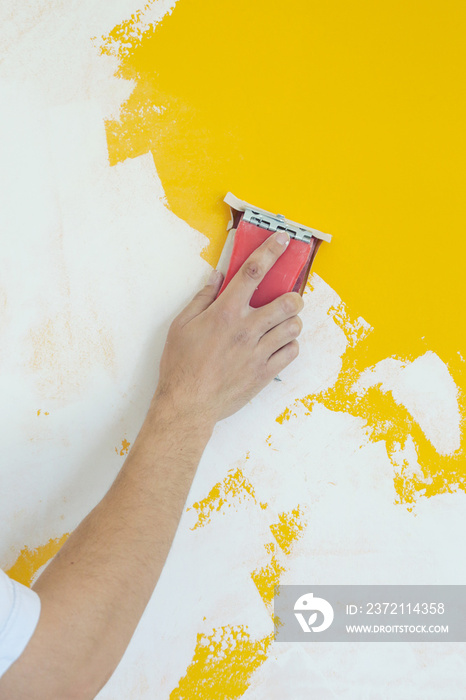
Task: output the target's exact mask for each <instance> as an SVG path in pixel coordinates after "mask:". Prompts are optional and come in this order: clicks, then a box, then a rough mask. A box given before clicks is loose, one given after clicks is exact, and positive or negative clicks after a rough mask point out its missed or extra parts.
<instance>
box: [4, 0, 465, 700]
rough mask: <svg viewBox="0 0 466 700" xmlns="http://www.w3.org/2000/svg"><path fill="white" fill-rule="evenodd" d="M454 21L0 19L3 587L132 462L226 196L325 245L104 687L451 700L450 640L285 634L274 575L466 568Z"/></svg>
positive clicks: (117, 16) (426, 16)
mask: <svg viewBox="0 0 466 700" xmlns="http://www.w3.org/2000/svg"><path fill="white" fill-rule="evenodd" d="M464 13H465V10H464V7H463V5H461V4H459V3H443V4H442V5H440V4H437V3H433V2H432V3H427V4H426V3H424V4H423V5H422V6H421V5H418V4H416V3H411V4H410V5H409V7H405V5H404V4H402V3H391V4H390V6H387V7H386V8H385V6H384V7H381V6H379V5H374V6H372V5H368V4H367V3H364V2H362V1H361V2H359V1H358V2H356V3H352V4H351V5H348V4H347V3H343V2H341V1H339V2H337V1H335V2H329V3H325V4H320V5H319V4H317V3H305V2H304V0H303V1H301V0H294V2H292V3H289V4H288V5H287V6H286V8H284V6H283V5H282V4H281V3H280V4H279V3H274V2H272V3H267V5H265V4H264V3H262V2H259V3H255V4H254V5H253V6H251V5H250V4H249V3H243V2H241V1H240V0H236V2H229V1H227V2H224V3H221V4H219V3H213V2H205V0H204V2H202V3H201V2H198V1H197V0H189V1H188V0H179V1H178V3H177V4H175V3H174V2H171V3H170V2H168V1H165V2H164V1H163V0H161V1H160V2H158V3H155V2H147V3H146V4H145V5H144V4H143V3H141V2H137V1H136V0H134V1H130V0H118V2H116V1H114V2H112V3H99V4H97V5H96V4H95V3H93V2H90V0H85V1H83V2H80V3H72V2H71V1H62V0H49V1H48V2H43V1H42V0H37V1H36V2H33V1H29V2H27V3H22V4H21V6H17V4H16V3H12V2H4V3H3V5H2V7H1V9H0V26H1V27H2V29H1V33H2V40H1V42H0V46H1V49H0V51H1V53H0V57H1V63H0V104H1V110H0V119H1V129H0V144H1V145H0V148H1V157H0V167H1V169H2V189H1V195H0V196H1V203H0V222H1V224H0V225H1V230H2V256H1V259H0V271H1V272H0V329H1V339H2V340H1V344H0V368H1V374H0V382H1V397H2V398H1V405H0V412H1V431H2V452H1V454H2V468H1V478H2V538H1V543H0V560H1V565H2V567H3V568H4V569H7V570H9V571H10V573H11V575H12V576H14V577H16V578H17V579H18V580H21V581H23V582H25V583H28V584H30V583H31V582H32V581H33V580H34V578H35V577H36V576H37V575H38V573H39V572H40V570H41V568H42V566H44V565H45V564H46V563H47V561H49V559H50V557H52V556H53V554H54V553H55V552H56V551H57V550H58V548H59V546H60V545H61V544H62V543H63V541H64V540H65V539H66V536H67V533H69V532H71V531H72V530H73V528H74V527H75V526H76V525H77V524H78V522H79V521H80V520H81V519H82V518H83V517H84V515H85V514H86V513H87V512H88V511H89V510H90V509H91V508H92V507H93V505H94V504H95V503H96V502H97V501H98V500H99V499H100V498H101V496H102V495H103V494H104V493H105V491H106V489H107V488H108V487H109V485H110V483H111V482H112V480H113V479H114V477H115V475H116V474H117V472H118V470H119V468H120V467H121V465H122V463H123V461H124V458H125V454H126V453H127V451H128V449H129V447H130V445H131V444H132V442H133V441H134V438H135V436H136V434H137V431H138V429H139V426H140V424H141V422H142V419H143V417H144V415H145V411H146V409H147V406H148V403H149V401H150V398H151V395H152V392H153V389H154V387H155V385H156V381H157V365H158V359H159V357H160V353H161V350H162V347H163V342H164V336H165V333H166V330H167V328H168V325H169V323H170V320H171V318H173V316H174V315H175V314H176V313H177V312H178V311H179V310H180V309H181V308H182V307H183V306H184V305H185V304H186V302H187V301H188V300H189V299H190V298H191V296H192V295H193V294H194V293H195V292H196V290H197V289H198V288H199V287H200V286H201V285H202V284H203V283H204V281H205V279H206V277H207V274H208V271H209V270H210V269H211V266H215V264H216V262H217V259H218V256H219V252H220V250H221V246H222V244H223V241H224V239H225V236H226V223H227V221H228V218H229V213H228V210H227V207H226V206H225V205H224V204H222V198H223V196H224V194H225V193H226V192H227V191H228V190H231V191H233V192H234V193H235V194H236V195H237V196H239V197H241V198H244V199H246V200H247V201H251V202H253V203H256V204H258V205H259V206H261V207H263V208H266V209H270V210H273V211H280V212H283V213H285V214H286V215H287V216H289V217H290V218H292V219H295V220H298V221H302V222H303V223H306V224H308V225H310V226H315V227H316V228H319V229H321V230H324V231H328V232H329V233H332V234H333V235H334V240H333V241H332V243H331V244H330V245H326V244H323V245H322V246H321V248H320V250H319V253H318V256H317V259H316V263H315V266H314V268H313V269H314V273H313V275H312V277H311V279H310V282H309V285H308V288H307V290H306V294H305V301H306V305H305V310H304V312H303V314H302V316H303V320H304V324H305V326H304V331H303V334H302V336H301V354H300V357H299V359H298V360H297V361H296V362H295V363H293V365H291V366H290V367H289V368H287V370H286V371H284V372H283V374H282V380H283V381H282V382H281V383H278V382H274V383H272V385H271V386H269V387H267V389H265V390H264V392H262V394H261V395H260V396H258V397H256V398H255V399H254V401H252V402H251V404H250V405H248V406H246V407H245V408H244V409H243V410H242V411H241V412H239V413H238V414H236V415H235V416H232V417H231V418H229V419H227V420H225V421H223V422H222V423H220V424H218V425H217V427H216V430H215V433H214V436H213V439H212V441H211V443H210V444H209V446H208V448H207V450H206V452H205V454H204V457H203V459H202V462H201V465H200V467H199V471H198V474H197V476H196V479H195V482H194V484H193V487H192V490H191V492H190V495H189V497H188V501H187V507H186V512H185V513H184V516H183V519H182V522H181V525H180V528H179V531H178V534H177V538H176V540H175V543H174V546H173V548H172V551H171V553H170V556H169V559H168V562H167V565H166V567H165V569H164V572H163V575H162V577H161V580H160V582H159V584H158V586H157V589H156V591H155V593H154V595H153V597H152V599H151V602H150V604H149V606H148V608H147V610H146V612H145V614H144V616H143V618H142V620H141V623H140V625H139V627H138V630H137V632H136V634H135V636H134V638H133V640H132V642H131V644H130V646H129V648H128V650H127V652H126V654H125V657H124V659H123V661H122V663H121V664H120V666H119V668H118V670H117V672H116V673H115V675H114V677H113V678H112V680H111V681H110V682H109V684H108V686H107V687H106V688H105V689H104V690H103V691H102V692H101V694H100V695H99V697H100V698H102V699H103V700H113V699H115V698H125V699H126V698H153V697H155V696H156V697H160V698H170V699H171V700H173V699H175V698H188V697H189V698H191V697H197V698H220V697H222V698H223V697H229V698H239V697H244V698H248V699H251V700H252V699H254V700H261V699H262V698H267V699H268V700H270V699H271V698H277V699H278V698H280V699H281V698H284V697H292V698H293V700H300V699H301V698H307V697H309V689H311V688H312V689H313V691H314V693H315V697H318V698H319V700H321V699H323V698H326V697H329V698H330V697H338V698H382V697H390V698H391V700H393V699H394V698H400V700H407V698H418V697H420V696H421V695H422V697H423V698H424V700H428V699H429V698H439V697H442V699H444V698H450V697H451V698H457V697H459V694H460V693H461V692H462V688H463V687H464V682H465V680H466V668H465V663H464V645H458V644H456V645H441V644H409V645H407V644H403V645H400V644H392V645H390V644H387V645H385V644H373V645H369V644H354V645H351V644H335V645H332V646H327V645H322V648H320V647H319V645H315V648H314V645H305V646H306V648H302V647H298V645H275V646H274V645H273V644H272V643H271V634H272V631H273V626H272V619H271V598H272V594H273V585H274V584H275V583H277V582H279V581H280V582H282V583H287V582H288V583H301V582H305V583H307V582H309V583H316V584H320V583H334V584H337V583H463V582H464V576H465V563H464V556H462V554H463V533H464V531H465V525H466V522H465V520H466V516H465V493H464V490H465V480H464V479H465V466H464V464H465V462H464V434H463V431H462V421H463V419H464V414H465V394H464V388H465V375H464V357H463V355H462V354H461V352H464V350H463V347H462V346H463V340H464V339H463V328H462V325H463V324H462V320H461V316H460V313H461V310H462V309H463V307H464V301H465V300H464V293H465V289H464V284H463V277H462V260H463V255H464V238H463V236H462V225H463V221H464V197H463V192H462V186H463V182H462V173H463V163H464V149H465V145H464V138H463V131H462V130H463V127H462V125H463V124H464V117H465V115H464V111H465V109H464V108H465V102H464V100H465V98H464V95H463V93H462V91H461V90H459V84H458V83H459V80H460V76H461V74H462V71H461V68H462V67H463V66H464V53H463V51H462V44H461V37H462V32H463V30H464V19H465V18H464ZM433 47H435V51H434V50H433ZM226 455H228V457H226ZM135 573H137V572H135ZM439 688H442V690H441V691H440V690H439ZM460 689H461V690H460Z"/></svg>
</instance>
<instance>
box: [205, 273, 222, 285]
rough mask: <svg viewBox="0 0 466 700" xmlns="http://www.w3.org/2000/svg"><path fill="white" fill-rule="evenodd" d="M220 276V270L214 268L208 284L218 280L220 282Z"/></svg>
mask: <svg viewBox="0 0 466 700" xmlns="http://www.w3.org/2000/svg"><path fill="white" fill-rule="evenodd" d="M219 276H220V272H219V271H218V270H212V272H211V273H210V275H209V280H208V282H207V284H215V283H216V282H218V279H219Z"/></svg>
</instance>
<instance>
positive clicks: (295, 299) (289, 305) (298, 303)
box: [282, 292, 303, 314]
mask: <svg viewBox="0 0 466 700" xmlns="http://www.w3.org/2000/svg"><path fill="white" fill-rule="evenodd" d="M282 308H283V311H284V312H285V313H286V314H293V313H295V314H297V313H298V312H299V311H301V310H302V308H303V300H302V299H301V297H300V295H299V294H298V292H289V293H288V294H284V295H283V300H282Z"/></svg>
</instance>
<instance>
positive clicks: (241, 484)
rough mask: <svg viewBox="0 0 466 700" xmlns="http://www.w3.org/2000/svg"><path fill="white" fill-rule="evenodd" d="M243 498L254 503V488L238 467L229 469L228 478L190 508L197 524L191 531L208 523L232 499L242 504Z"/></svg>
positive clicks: (229, 503) (228, 505)
mask: <svg viewBox="0 0 466 700" xmlns="http://www.w3.org/2000/svg"><path fill="white" fill-rule="evenodd" d="M245 498H246V499H251V500H252V501H254V502H256V496H255V493H254V488H253V486H252V484H251V483H250V482H249V481H248V480H247V479H246V477H245V476H244V474H243V472H242V471H241V469H240V468H239V467H238V468H237V469H236V470H233V469H231V470H230V471H229V473H228V476H226V477H225V479H223V481H220V482H219V483H217V484H215V486H213V487H212V488H211V490H210V491H209V493H208V494H207V496H206V497H205V498H203V499H202V500H201V501H197V502H196V503H193V505H192V508H194V509H195V510H196V511H197V522H196V524H195V525H194V527H192V528H191V529H192V530H195V529H196V528H198V527H203V526H204V525H206V524H207V523H209V522H210V520H211V518H212V515H213V513H214V512H219V511H220V510H222V508H223V507H227V508H228V507H230V506H231V505H232V499H234V500H235V501H237V502H238V503H242V502H243V500H244V499H245ZM188 510H190V508H188Z"/></svg>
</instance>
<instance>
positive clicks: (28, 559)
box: [6, 532, 69, 586]
mask: <svg viewBox="0 0 466 700" xmlns="http://www.w3.org/2000/svg"><path fill="white" fill-rule="evenodd" d="M68 537H69V533H68V532H66V533H65V534H64V535H62V536H61V537H57V538H56V539H52V540H49V541H48V542H47V544H44V545H41V546H40V547H36V548H35V549H29V547H23V548H22V550H21V552H20V554H19V556H18V558H17V560H16V561H15V563H14V564H13V566H12V567H11V568H10V569H8V571H7V572H6V573H7V574H8V576H11V578H13V579H15V581H19V583H22V584H24V585H25V586H30V585H31V583H32V580H33V578H34V575H35V574H36V572H37V571H38V570H39V569H40V567H41V566H43V565H44V564H46V563H47V562H48V561H49V560H50V559H52V557H54V556H55V554H56V553H57V552H58V550H59V549H60V547H62V545H64V544H65V542H66V540H67V539H68Z"/></svg>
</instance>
